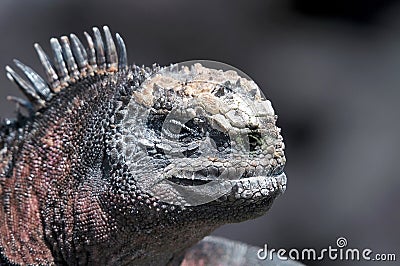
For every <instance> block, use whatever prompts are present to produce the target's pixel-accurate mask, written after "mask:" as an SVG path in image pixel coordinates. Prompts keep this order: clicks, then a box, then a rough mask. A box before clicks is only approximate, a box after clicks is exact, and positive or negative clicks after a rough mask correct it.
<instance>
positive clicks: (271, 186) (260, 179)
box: [168, 166, 286, 194]
mask: <svg viewBox="0 0 400 266" xmlns="http://www.w3.org/2000/svg"><path fill="white" fill-rule="evenodd" d="M225 171H226V172H225ZM232 172H233V173H235V172H237V171H236V170H235V169H233V170H232V171H231V173H232ZM226 173H227V174H226ZM168 180H169V181H171V182H173V183H175V184H177V185H181V186H201V185H206V184H208V183H210V182H212V181H219V180H220V181H221V182H223V181H229V182H231V183H232V184H233V185H235V186H236V187H238V188H237V191H238V192H239V193H241V192H242V191H241V190H245V189H247V188H248V190H254V191H257V190H259V191H260V193H261V194H268V192H271V191H275V190H278V189H280V190H282V192H283V191H284V190H285V187H286V175H285V173H284V172H283V167H282V166H281V167H277V168H275V169H273V170H270V169H268V170H266V169H264V168H262V170H258V171H257V170H256V168H255V167H247V168H245V169H244V171H243V173H242V174H241V175H240V176H239V178H236V177H235V175H234V174H233V175H229V170H227V169H224V170H223V171H221V170H220V169H218V168H215V167H207V168H204V169H202V170H199V171H194V172H190V171H182V172H180V174H179V175H172V176H171V177H170V178H168ZM240 187H241V188H242V189H240Z"/></svg>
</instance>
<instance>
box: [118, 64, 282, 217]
mask: <svg viewBox="0 0 400 266" xmlns="http://www.w3.org/2000/svg"><path fill="white" fill-rule="evenodd" d="M120 114H121V115H120V116H121V117H122V118H120V119H119V122H118V126H117V127H118V129H119V132H120V135H118V136H119V137H118V139H117V140H116V142H117V145H116V146H118V147H119V148H120V149H119V153H120V155H121V156H120V158H121V159H123V160H124V163H125V164H126V165H127V169H128V170H127V171H128V173H129V174H130V175H131V176H132V177H133V178H134V179H135V181H136V186H137V187H138V188H139V189H140V191H141V192H144V193H146V194H148V195H149V196H150V197H154V198H155V199H156V201H155V202H157V206H162V208H163V209H168V207H167V206H169V207H171V206H172V207H173V208H179V209H182V210H185V209H188V208H189V209H191V210H192V209H194V210H196V211H200V212H201V210H202V209H210V208H211V206H214V207H213V208H215V207H217V209H219V214H220V215H221V220H225V221H236V222H237V221H241V220H245V219H248V218H254V217H256V216H258V215H260V214H263V213H264V212H265V211H266V210H267V209H268V208H269V207H270V204H271V203H272V200H273V199H274V198H275V197H276V196H277V195H279V194H280V193H282V192H283V191H284V190H285V187H286V176H285V174H284V173H283V168H284V165H285V156H284V152H283V149H284V143H283V140H282V137H281V135H280V129H279V128H278V127H277V126H276V119H277V117H276V115H275V113H274V110H273V108H272V106H271V103H270V101H269V100H267V99H266V98H265V97H264V95H263V93H262V91H261V90H260V88H259V87H258V86H257V84H256V83H255V82H254V81H253V80H251V79H250V78H249V77H248V76H247V75H245V74H244V73H242V72H241V71H239V70H237V69H235V68H233V67H231V66H228V65H225V64H222V63H218V62H211V61H191V62H185V63H181V64H175V65H171V66H167V67H164V68H159V69H156V71H154V73H152V74H151V75H149V76H148V77H147V78H146V79H145V80H144V81H143V82H142V83H141V85H140V86H139V87H138V89H137V90H136V91H134V92H133V93H132V98H131V100H130V101H129V103H128V104H127V105H126V106H125V108H124V109H123V110H122V112H120ZM235 208H238V209H237V210H240V211H238V212H237V213H234V212H232V209H235ZM242 208H247V211H243V210H242ZM227 213H229V215H226V214H227ZM213 219H218V217H216V216H215V214H214V217H213Z"/></svg>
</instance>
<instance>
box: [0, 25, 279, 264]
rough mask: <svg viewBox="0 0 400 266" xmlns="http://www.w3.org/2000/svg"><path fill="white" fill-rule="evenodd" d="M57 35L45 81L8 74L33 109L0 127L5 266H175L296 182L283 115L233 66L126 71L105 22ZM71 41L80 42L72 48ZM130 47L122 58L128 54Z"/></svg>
mask: <svg viewBox="0 0 400 266" xmlns="http://www.w3.org/2000/svg"><path fill="white" fill-rule="evenodd" d="M104 33H105V34H104V38H103V37H102V36H101V34H100V32H99V30H98V29H97V28H94V39H92V38H91V37H90V36H89V35H88V34H85V35H86V38H87V41H88V45H87V48H85V47H84V46H83V45H82V44H81V42H80V41H79V40H78V38H76V36H75V35H71V37H70V38H67V37H61V39H60V40H61V44H60V43H59V42H58V40H57V39H54V38H53V39H52V40H51V44H52V48H53V52H54V61H53V63H50V60H48V58H47V56H46V54H45V53H44V52H43V50H42V49H41V48H40V47H39V46H38V45H36V46H35V47H36V49H37V51H38V53H39V56H40V59H41V61H42V64H43V66H44V68H45V73H46V79H47V82H44V81H43V79H42V78H41V77H40V76H39V75H37V74H36V72H34V71H33V70H31V69H30V68H28V67H27V66H25V65H23V64H22V63H20V62H18V61H16V64H17V66H18V68H20V69H21V70H22V72H23V73H24V74H25V75H26V76H27V79H22V78H21V77H20V76H19V75H18V74H16V72H14V71H13V70H12V69H11V68H9V67H8V68H7V71H8V75H9V77H10V78H11V79H13V80H14V81H15V82H16V83H17V84H18V85H19V87H20V88H21V89H22V91H23V92H24V93H25V94H26V95H27V97H28V99H29V102H28V101H24V100H21V99H17V98H11V100H14V101H16V102H17V105H18V106H19V107H21V106H22V107H25V108H26V109H27V112H28V115H25V116H24V115H22V114H19V115H18V119H17V120H15V121H10V120H5V121H4V122H2V125H1V126H0V137H1V138H0V249H1V251H0V262H1V263H2V264H5V263H7V264H17V265H24V264H30V265H54V264H55V265H127V264H134V265H140V264H142V265H165V264H167V263H179V260H181V259H182V258H183V257H182V254H184V251H185V250H186V249H187V248H188V247H191V246H192V245H194V244H195V243H196V242H198V241H199V240H201V239H202V238H203V237H204V236H206V235H207V234H209V233H210V232H212V231H213V230H214V229H215V228H217V227H218V226H220V225H223V224H225V223H232V222H240V221H244V220H247V219H251V218H255V217H257V216H260V215H262V214H264V213H265V212H266V211H267V210H268V209H269V207H270V205H271V204H272V202H273V200H274V199H275V198H276V196H278V195H279V194H281V193H282V192H283V191H284V189H285V185H286V177H285V175H284V173H283V172H282V169H283V166H284V164H285V157H284V154H283V148H284V146H283V142H282V137H281V136H280V134H279V128H277V127H276V125H275V121H276V116H275V114H274V112H273V109H272V107H271V105H270V103H269V101H268V100H266V99H264V98H263V96H262V94H261V91H260V89H259V88H258V87H257V85H256V84H255V83H254V82H253V81H251V80H249V79H247V77H246V76H243V75H240V73H239V74H238V73H236V72H234V71H222V70H218V68H217V69H213V68H208V67H205V66H203V65H201V64H192V63H189V64H188V66H189V67H187V66H181V65H172V66H170V67H165V68H160V67H158V66H153V67H152V68H144V67H138V66H135V65H133V66H129V67H128V66H127V62H126V58H127V57H126V51H125V46H124V43H123V41H122V39H121V38H120V36H119V35H117V47H116V46H115V44H114V42H113V39H112V37H111V34H110V32H109V30H108V28H107V27H104ZM70 42H71V43H70ZM117 50H118V53H117Z"/></svg>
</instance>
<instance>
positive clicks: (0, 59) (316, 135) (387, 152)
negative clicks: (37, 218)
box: [0, 0, 400, 265]
mask: <svg viewBox="0 0 400 266" xmlns="http://www.w3.org/2000/svg"><path fill="white" fill-rule="evenodd" d="M104 24H107V25H109V26H110V28H111V30H112V31H114V32H120V33H121V34H122V35H123V36H124V38H125V41H126V43H127V47H128V54H129V61H130V62H131V63H137V64H145V65H148V64H152V63H154V62H158V63H159V64H161V65H164V64H169V63H171V62H180V61H186V60H190V59H212V60H217V61H222V62H226V63H228V64H231V65H233V66H236V67H238V68H239V69H242V70H243V71H245V72H246V73H247V74H249V75H250V76H251V77H252V78H253V79H254V80H255V81H256V82H257V83H258V84H259V86H260V87H261V88H262V89H263V90H264V92H265V95H266V96H267V97H268V98H269V99H270V100H272V103H273V106H274V108H275V110H276V112H277V113H278V115H279V119H278V123H279V126H280V127H282V132H283V136H284V138H285V140H286V147H287V148H286V154H287V159H288V163H287V167H286V173H287V176H288V189H287V191H286V193H285V194H284V195H283V196H281V197H280V198H279V199H278V200H277V201H276V202H275V204H274V206H273V207H272V209H271V211H270V212H269V213H268V214H267V215H265V216H264V217H261V218H258V219H255V220H252V221H248V222H244V223H241V224H233V225H227V226H224V227H222V228H220V229H218V230H217V231H215V234H216V235H220V236H225V237H228V238H231V239H235V240H240V241H243V242H246V243H249V244H252V245H258V246H263V245H264V244H268V246H269V247H271V248H286V249H290V248H311V247H313V248H316V249H322V248H327V247H328V246H329V245H331V246H333V247H336V244H335V243H336V239H337V238H338V237H340V236H343V237H346V238H347V240H348V247H350V248H360V249H364V248H370V249H372V250H373V251H374V252H383V253H396V255H397V260H398V261H400V229H399V225H400V213H399V207H398V204H399V203H400V193H399V188H400V179H399V172H398V171H399V165H398V163H399V162H397V160H398V159H399V158H400V140H399V136H400V134H399V133H400V125H399V115H400V107H399V106H398V104H399V101H400V4H397V2H396V1H384V0H364V1H362V0H348V1H344V0H338V1H333V0H332V1H329V0H328V1H316V0H315V1H311V0H309V1H307V0H297V1H295V0H270V1H232V0H230V1H218V0H214V1H184V0H181V1H177V0H173V1H162V0H150V1H115V0H114V1H85V2H84V1H50V0H47V1H46V0H39V1H18V0H13V1H11V0H2V1H1V3H0V36H1V42H0V66H2V67H4V66H5V65H7V64H11V63H12V59H13V58H15V57H16V58H18V59H20V60H21V61H22V62H24V63H26V64H28V65H30V66H32V67H33V68H34V69H37V70H39V71H41V67H40V65H39V60H38V59H37V56H36V54H35V51H34V49H33V47H32V45H33V43H34V42H39V43H40V44H41V45H42V46H43V47H44V48H45V49H47V51H49V44H48V40H49V38H50V37H53V36H60V35H62V34H68V33H70V32H74V33H77V34H78V36H81V37H82V34H81V33H82V32H83V31H84V30H86V31H87V30H90V29H91V27H92V26H94V25H96V26H102V25H104ZM2 73H3V74H1V75H0V114H1V116H2V117H12V116H15V113H14V106H13V105H12V104H11V103H8V102H7V101H6V100H5V97H6V96H7V95H19V92H18V91H17V90H16V87H15V86H14V85H13V84H11V83H9V82H8V80H7V78H6V76H5V74H4V73H5V72H4V71H2ZM40 73H42V72H40ZM305 263H306V264H309V265H320V264H321V262H311V261H306V262H305ZM323 264H325V265H365V264H366V263H365V262H358V263H357V262H344V261H334V262H330V261H324V262H323ZM370 265H395V263H388V262H386V263H378V262H374V263H372V262H371V263H370Z"/></svg>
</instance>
